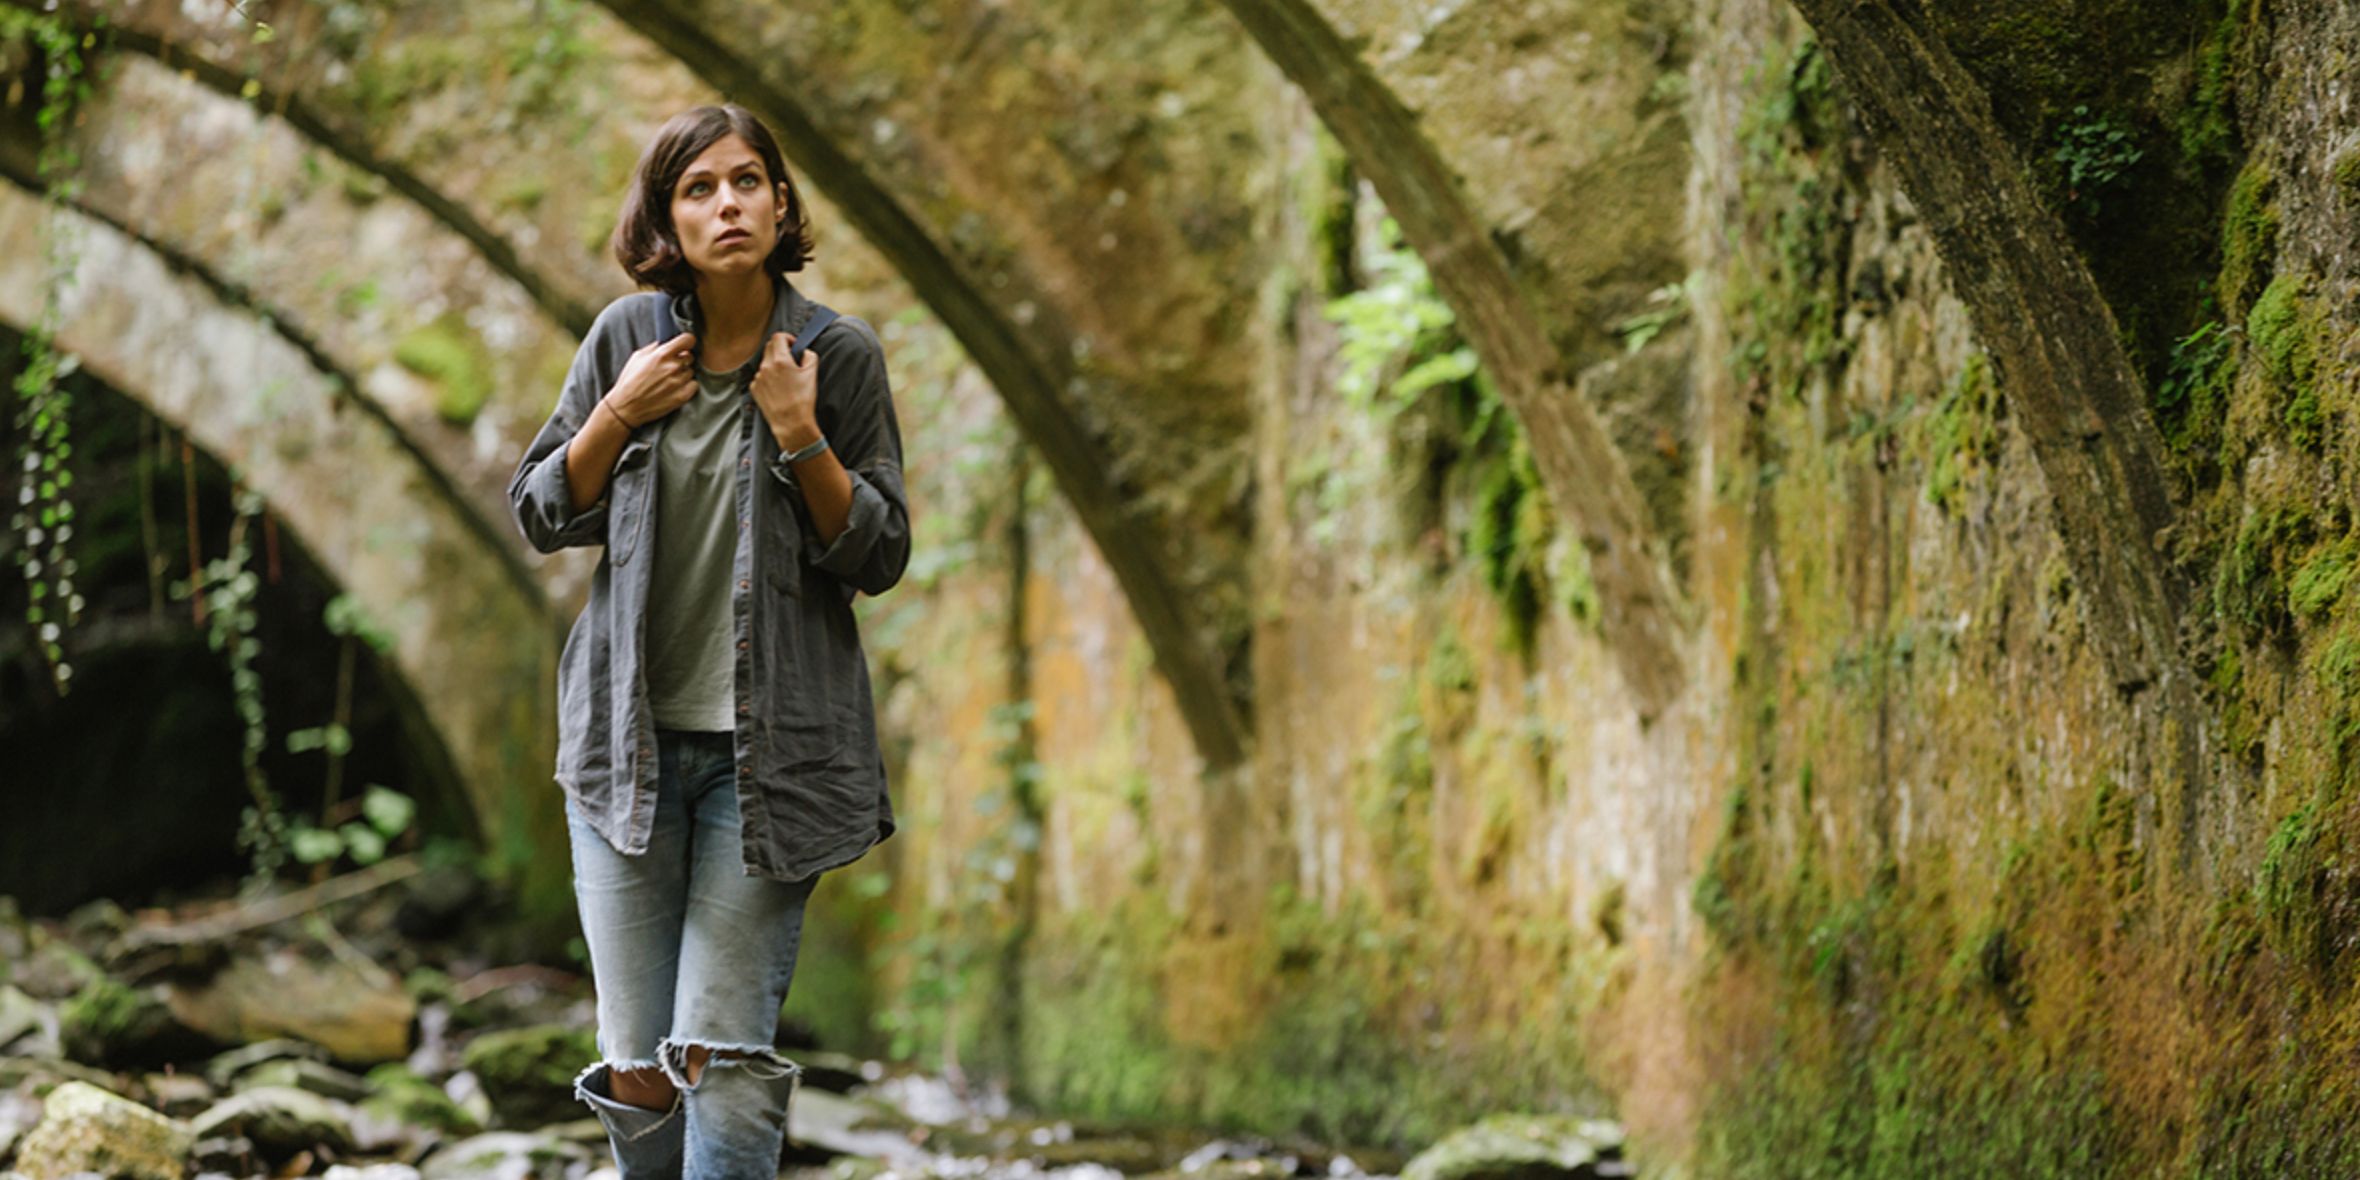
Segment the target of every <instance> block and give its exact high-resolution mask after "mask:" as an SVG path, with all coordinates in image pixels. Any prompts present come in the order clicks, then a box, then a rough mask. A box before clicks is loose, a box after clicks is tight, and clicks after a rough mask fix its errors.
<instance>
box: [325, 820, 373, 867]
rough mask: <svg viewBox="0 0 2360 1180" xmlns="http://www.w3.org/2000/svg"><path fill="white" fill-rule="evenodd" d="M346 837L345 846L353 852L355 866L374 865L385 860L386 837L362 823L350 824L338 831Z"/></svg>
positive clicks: (337, 830)
mask: <svg viewBox="0 0 2360 1180" xmlns="http://www.w3.org/2000/svg"><path fill="white" fill-rule="evenodd" d="M336 832H337V834H338V835H341V836H343V837H344V846H345V847H346V848H348V849H350V850H351V851H352V859H353V863H355V864H364V865H373V864H376V863H377V862H378V861H381V860H384V859H385V837H383V836H381V835H378V834H377V830H376V829H375V828H372V827H370V826H368V825H367V824H362V823H349V824H346V825H344V826H343V827H341V828H338V829H336Z"/></svg>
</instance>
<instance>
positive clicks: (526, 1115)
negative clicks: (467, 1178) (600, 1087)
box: [459, 1024, 598, 1127]
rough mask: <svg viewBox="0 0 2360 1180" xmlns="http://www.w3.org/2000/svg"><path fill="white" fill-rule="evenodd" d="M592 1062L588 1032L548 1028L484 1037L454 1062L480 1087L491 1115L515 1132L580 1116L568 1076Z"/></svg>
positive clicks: (594, 1043)
mask: <svg viewBox="0 0 2360 1180" xmlns="http://www.w3.org/2000/svg"><path fill="white" fill-rule="evenodd" d="M597 1059H598V1039H597V1037H596V1035H595V1034H593V1033H592V1032H591V1031H590V1030H589V1029H587V1028H571V1027H567V1026H564V1025H554V1024H542V1025H534V1026H531V1027H528V1028H519V1029H509V1030H506V1031H502V1032H492V1033H485V1034H483V1035H482V1036H479V1037H477V1038H475V1039H474V1040H473V1041H470V1042H468V1045H467V1048H466V1050H465V1051H464V1052H462V1053H461V1054H460V1057H459V1060H460V1063H461V1064H463V1065H465V1066H466V1067H467V1070H468V1072H470V1073H473V1074H474V1075H475V1077H476V1080H477V1081H479V1082H481V1083H482V1085H483V1091H484V1095H485V1096H486V1097H488V1098H490V1099H491V1102H492V1111H493V1113H494V1114H495V1115H497V1116H498V1118H499V1119H500V1120H501V1121H502V1122H505V1123H507V1124H508V1125H510V1126H519V1127H537V1126H540V1125H541V1124H543V1123H548V1122H555V1121H558V1120H560V1119H569V1118H573V1117H575V1116H576V1115H578V1114H580V1113H581V1109H582V1108H581V1106H580V1105H579V1104H578V1103H577V1102H576V1101H575V1100H574V1075H575V1074H578V1073H580V1072H581V1071H582V1067H583V1066H585V1065H588V1064H589V1063H590V1062H592V1061H595V1060H597Z"/></svg>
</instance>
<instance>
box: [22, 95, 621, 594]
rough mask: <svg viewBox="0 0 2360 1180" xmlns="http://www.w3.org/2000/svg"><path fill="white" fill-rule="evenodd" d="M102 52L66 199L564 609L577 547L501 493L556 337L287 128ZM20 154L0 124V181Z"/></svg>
mask: <svg viewBox="0 0 2360 1180" xmlns="http://www.w3.org/2000/svg"><path fill="white" fill-rule="evenodd" d="M114 64H115V67H116V68H114V69H112V70H110V71H109V75H110V76H109V77H108V78H107V79H106V81H105V83H104V84H103V85H101V86H98V87H95V88H94V91H93V93H92V94H91V96H90V97H89V98H88V99H87V100H86V101H85V102H84V103H83V105H82V106H81V108H80V111H79V115H78V117H77V118H76V120H75V121H74V127H73V130H72V132H71V134H72V139H71V141H70V143H71V146H72V148H73V150H74V152H75V155H76V158H77V161H78V164H77V168H76V176H77V179H79V180H80V182H81V183H80V184H79V185H78V186H76V189H75V195H74V196H73V198H72V201H73V204H74V207H75V208H77V209H78V210H80V211H81V212H82V213H84V214H85V215H87V216H90V217H93V218H95V219H97V220H100V221H103V222H105V223H107V224H109V225H111V226H113V227H114V228H116V229H117V230H119V231H121V232H123V233H125V234H127V235H129V236H131V237H133V238H136V239H138V240H139V241H140V242H141V243H142V244H144V245H145V246H147V247H148V248H149V249H151V250H154V251H155V252H157V254H158V255H159V256H160V257H162V258H163V259H164V260H165V261H166V262H167V263H168V264H170V265H172V266H173V268H174V269H176V270H178V271H181V272H182V273H185V274H188V275H190V276H192V277H194V278H196V279H198V280H199V281H200V282H202V283H204V284H205V285H206V286H207V287H208V288H209V289H210V290H212V292H213V293H214V296H215V297H216V298H217V299H220V300H222V301H224V302H226V303H229V304H232V305H235V306H239V307H244V308H249V309H251V310H253V311H254V312H255V313H256V314H258V315H259V316H261V317H262V318H263V319H265V320H266V321H268V322H269V323H270V324H271V325H272V327H273V328H275V329H276V331H277V332H278V333H279V334H280V335H281V336H283V337H284V338H286V339H287V340H288V341H289V342H291V343H293V344H295V345H296V346H297V347H299V348H300V349H302V350H303V351H304V352H305V353H306V355H307V356H308V357H309V358H310V360H311V362H312V364H313V366H314V367H315V368H317V369H319V370H320V371H321V372H322V373H324V374H326V375H327V376H328V377H329V378H330V380H331V381H332V383H333V384H335V385H336V386H337V387H338V388H340V389H341V390H342V391H343V396H344V398H345V401H346V404H348V405H351V406H354V407H357V408H359V409H360V410H362V411H363V412H365V413H368V414H370V415H372V416H375V417H377V418H378V419H380V420H381V421H382V422H383V423H384V425H385V426H386V428H387V429H389V430H391V431H392V432H393V434H394V436H395V437H396V438H397V439H398V440H399V441H400V442H401V443H402V444H403V445H405V446H406V447H408V448H409V449H410V450H411V451H412V453H413V454H414V455H415V456H416V458H417V460H418V462H419V463H420V464H421V470H423V471H424V472H426V473H427V474H428V476H429V477H431V478H433V479H435V480H437V481H438V482H440V483H441V484H442V485H444V491H445V493H446V494H447V495H448V496H449V497H450V498H452V499H453V500H455V501H457V502H459V503H461V504H463V505H464V506H465V507H466V508H467V509H468V511H467V512H466V514H465V516H464V519H465V521H466V523H467V524H468V525H469V526H470V528H471V529H472V530H473V531H474V532H475V533H476V534H477V535H478V537H479V538H480V540H481V541H482V543H483V544H484V545H485V546H487V547H488V548H490V549H493V550H495V551H497V552H499V553H501V554H502V555H503V556H504V557H506V558H507V559H508V561H509V563H510V564H511V565H512V566H513V567H514V569H513V572H514V574H515V576H516V578H517V579H518V580H519V581H520V582H523V583H525V584H527V585H535V584H536V581H537V582H538V585H537V586H536V593H538V592H539V591H540V589H543V588H545V589H546V590H547V591H548V597H549V598H550V599H551V600H552V601H553V602H555V603H557V604H559V605H561V606H562V605H564V604H568V603H578V601H579V599H580V596H581V594H582V593H583V592H584V591H585V590H586V588H587V585H588V580H589V575H590V570H591V567H592V565H593V564H594V561H592V560H590V558H591V555H590V554H588V553H587V552H584V551H571V552H568V553H564V554H559V555H555V556H553V557H551V558H546V559H544V558H541V557H539V556H537V555H532V554H531V551H530V548H529V547H528V546H527V545H525V543H524V540H523V538H522V537H521V536H519V535H518V534H517V532H516V528H515V525H514V524H513V523H512V522H511V521H510V520H509V508H508V496H507V484H508V479H509V476H510V474H511V473H512V472H513V470H514V465H515V456H516V455H517V454H519V453H521V452H522V451H523V449H524V447H525V444H526V443H527V442H528V441H529V440H530V439H531V437H532V435H533V433H534V432H535V431H536V430H538V429H539V427H540V425H541V422H542V420H543V418H544V417H545V416H546V415H547V413H548V405H547V403H548V401H549V399H550V397H551V396H552V392H553V389H554V386H555V383H556V381H557V380H558V375H559V374H562V372H563V371H564V367H565V366H566V365H567V364H568V363H569V362H570V360H571V358H572V355H573V350H574V345H575V342H574V339H573V338H572V337H571V336H570V335H569V334H568V333H567V332H566V331H565V330H564V328H563V327H562V326H561V325H560V324H558V323H557V322H555V321H554V320H553V319H552V318H551V317H549V316H548V315H546V314H545V313H544V309H543V308H542V307H541V306H540V305H539V304H538V302H537V301H535V300H533V299H532V298H531V297H530V294H529V293H527V292H520V291H519V290H518V289H517V288H516V287H515V285H513V284H511V283H508V282H506V281H505V280H504V278H503V272H502V271H501V270H500V269H498V268H497V267H496V266H495V265H493V264H492V263H491V262H489V261H488V260H486V259H484V258H483V257H482V256H481V254H480V253H479V252H478V251H477V250H476V248H475V244H474V240H473V239H472V238H470V237H468V236H466V235H465V234H463V233H460V232H458V231H456V230H454V229H452V228H450V227H449V226H448V225H447V223H445V222H443V221H442V220H441V219H439V218H437V217H435V216H433V215H432V212H431V211H430V210H426V209H422V208H419V207H417V206H414V205H412V204H410V203H408V202H404V201H387V200H374V199H370V200H361V199H356V198H354V197H352V196H351V195H349V193H348V192H347V191H346V190H347V188H348V186H349V183H350V181H351V177H352V175H353V174H351V173H347V172H344V171H342V168H343V166H341V165H337V164H334V163H332V162H331V163H328V164H326V165H324V166H323V165H322V164H321V162H320V161H319V160H318V159H317V158H316V157H317V156H318V155H319V149H315V148H314V147H313V146H312V145H311V143H310V141H309V140H308V139H306V138H305V137H304V136H303V135H302V134H300V131H299V129H297V128H295V127H293V126H291V125H289V124H287V123H285V122H282V121H278V120H274V119H271V118H270V117H268V116H266V115H264V114H263V113H261V112H259V111H256V110H253V109H252V108H251V107H249V106H248V105H247V104H245V103H242V102H239V101H237V100H235V99H232V98H228V97H225V96H222V95H220V94H218V93H216V92H215V91H213V90H212V89H210V88H209V87H206V86H204V85H202V84H200V83H198V82H196V81H194V80H190V79H186V78H183V77H182V76H180V75H179V74H176V73H174V72H173V71H171V70H170V69H168V68H166V67H165V66H164V65H162V64H161V63H159V62H157V61H155V60H152V59H149V58H145V57H140V56H135V55H134V56H129V57H126V58H123V59H120V60H118V61H117V62H115V63H114ZM40 150H41V140H40V132H39V131H38V129H37V128H35V127H33V126H31V125H30V123H29V122H28V121H25V120H6V121H0V175H5V176H6V177H7V178H8V179H10V180H13V181H15V182H16V183H17V184H19V185H21V186H23V187H25V188H26V189H28V190H31V191H39V190H40V188H41V184H40V181H39V179H38V177H37V175H36V171H37V168H36V161H37V159H38V156H39V153H40ZM255 206H267V207H268V210H269V214H268V216H267V218H266V217H264V216H263V215H262V214H261V213H259V212H257V210H256V209H255V208H254V207H255ZM260 284H267V285H268V286H267V289H261V288H260V286H259V285H260ZM487 338H491V339H497V340H498V341H499V345H498V347H492V346H491V345H490V344H489V343H487ZM412 348H417V349H419V350H420V351H422V352H425V353H427V354H428V359H429V360H436V359H438V358H439V359H441V360H442V361H443V363H446V364H455V365H459V367H461V368H464V369H465V370H466V371H465V372H461V373H445V374H444V375H443V376H442V377H440V378H436V379H428V378H425V377H421V376H419V375H418V374H416V373H413V372H411V371H410V370H409V369H408V368H406V367H405V365H404V363H403V362H402V360H401V359H400V358H402V357H403V356H404V355H405V350H408V349H412ZM461 362H463V364H461ZM410 363H411V364H416V363H419V362H417V361H414V360H413V361H411V362H410ZM462 386H463V387H464V388H457V387H462ZM454 398H455V399H457V400H458V401H459V402H460V403H461V404H458V405H453V404H451V402H452V400H453V399H454Z"/></svg>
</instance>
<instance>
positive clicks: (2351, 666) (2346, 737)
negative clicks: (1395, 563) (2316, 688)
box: [2311, 631, 2360, 767]
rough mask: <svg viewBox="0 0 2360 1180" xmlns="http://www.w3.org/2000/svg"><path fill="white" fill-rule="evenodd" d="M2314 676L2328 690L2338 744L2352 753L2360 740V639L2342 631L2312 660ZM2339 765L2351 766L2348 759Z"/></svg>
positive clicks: (2330, 710)
mask: <svg viewBox="0 0 2360 1180" xmlns="http://www.w3.org/2000/svg"><path fill="white" fill-rule="evenodd" d="M2311 673H2312V675H2314V676H2316V677H2318V680H2319V685H2320V687H2321V688H2323V689H2325V690H2326V698H2327V702H2328V723H2329V725H2330V727H2331V728H2330V732H2331V733H2332V735H2333V737H2334V739H2335V742H2336V745H2337V747H2338V748H2339V749H2341V750H2346V751H2348V750H2349V749H2350V748H2351V745H2352V742H2353V739H2355V738H2360V636H2355V635H2354V634H2353V633H2352V632H2350V631H2339V632H2337V633H2336V635H2335V636H2334V638H2332V639H2329V640H2328V641H2327V642H2326V643H2324V644H2322V645H2321V646H2320V648H2319V652H2318V654H2317V655H2314V656H2313V657H2312V658H2311ZM2338 764H2339V765H2343V766H2347V767H2348V766H2349V765H2350V762H2349V760H2348V759H2339V760H2338Z"/></svg>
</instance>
